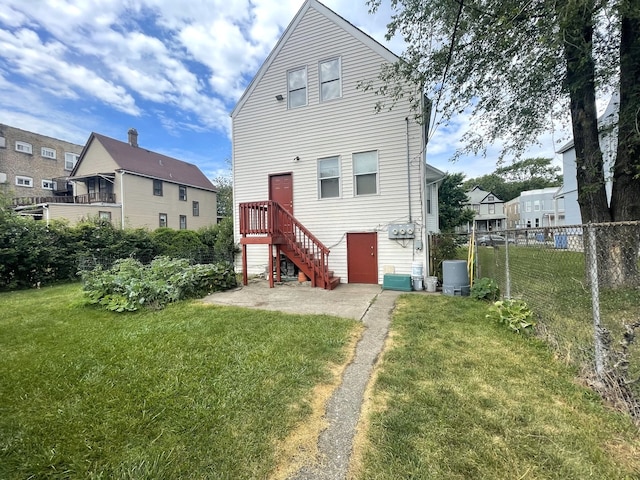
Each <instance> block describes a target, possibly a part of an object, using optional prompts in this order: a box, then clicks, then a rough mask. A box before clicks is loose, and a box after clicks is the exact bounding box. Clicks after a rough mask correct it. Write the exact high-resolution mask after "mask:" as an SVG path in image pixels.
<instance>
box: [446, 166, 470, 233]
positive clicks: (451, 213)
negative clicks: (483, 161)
mask: <svg viewBox="0 0 640 480" xmlns="http://www.w3.org/2000/svg"><path fill="white" fill-rule="evenodd" d="M463 181H464V174H463V173H448V172H447V173H446V175H445V176H444V179H443V180H442V183H441V184H440V187H439V188H438V210H439V212H440V230H442V231H443V232H453V231H454V229H455V228H456V227H457V226H459V225H463V224H465V223H467V222H472V221H473V216H474V213H473V210H471V209H469V208H467V207H466V206H465V205H466V204H467V203H468V202H469V198H468V197H467V193H466V191H465V189H464V188H463V186H462V182H463Z"/></svg>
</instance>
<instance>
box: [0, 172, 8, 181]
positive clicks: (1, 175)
mask: <svg viewBox="0 0 640 480" xmlns="http://www.w3.org/2000/svg"><path fill="white" fill-rule="evenodd" d="M0 183H7V174H6V173H0Z"/></svg>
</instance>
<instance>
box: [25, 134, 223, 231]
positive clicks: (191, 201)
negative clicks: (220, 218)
mask: <svg viewBox="0 0 640 480" xmlns="http://www.w3.org/2000/svg"><path fill="white" fill-rule="evenodd" d="M128 138H129V142H128V143H126V142H121V141H119V140H115V139H113V138H109V137H106V136H104V135H100V134H98V133H92V134H91V135H90V137H89V139H88V140H87V144H86V145H85V147H84V149H83V150H82V153H81V154H80V158H79V160H78V162H77V164H76V166H75V168H74V169H73V171H72V172H71V175H70V177H69V180H70V181H71V182H72V183H73V195H70V196H68V197H49V198H35V199H32V201H31V202H30V203H29V202H24V204H22V205H18V206H17V210H18V211H21V212H23V213H25V212H27V213H29V214H31V215H34V216H36V217H39V218H42V219H45V220H47V221H49V220H53V219H67V220H68V221H70V222H71V223H75V222H78V221H80V220H81V219H86V218H90V217H99V218H102V219H105V220H109V221H110V222H112V223H113V224H114V225H118V226H121V227H130V228H147V229H150V230H153V229H156V228H158V227H170V228H174V229H191V230H195V229H198V228H200V227H204V226H209V225H214V224H215V223H216V218H217V209H216V189H215V188H214V186H213V185H212V183H211V181H209V179H207V177H206V176H205V175H204V174H203V173H202V172H201V171H200V169H199V168H198V167H197V166H196V165H193V164H191V163H187V162H183V161H181V160H176V159H175V158H171V157H167V156H165V155H161V154H159V153H155V152H151V151H149V150H146V149H144V148H141V147H140V146H139V145H138V132H137V131H136V130H135V129H130V130H129V134H128Z"/></svg>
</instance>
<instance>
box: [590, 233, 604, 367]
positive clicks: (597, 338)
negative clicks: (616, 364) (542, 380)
mask: <svg viewBox="0 0 640 480" xmlns="http://www.w3.org/2000/svg"><path fill="white" fill-rule="evenodd" d="M587 252H588V256H587V259H588V261H587V269H588V272H589V283H590V284H591V313H592V316H593V339H594V346H595V366H596V374H597V375H598V378H599V379H602V378H603V377H604V369H605V347H604V343H603V341H602V333H603V332H602V327H601V325H600V286H599V285H598V248H597V242H596V227H595V226H594V225H593V224H592V223H589V224H588V225H587Z"/></svg>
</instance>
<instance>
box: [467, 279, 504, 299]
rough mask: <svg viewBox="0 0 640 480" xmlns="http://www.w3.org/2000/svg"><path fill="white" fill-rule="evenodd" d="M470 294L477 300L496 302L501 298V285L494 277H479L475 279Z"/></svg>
mask: <svg viewBox="0 0 640 480" xmlns="http://www.w3.org/2000/svg"><path fill="white" fill-rule="evenodd" d="M470 296H471V298H475V299H476V300H489V301H490V302H495V301H496V300H498V299H499V298H500V287H498V284H497V282H496V281H495V280H494V279H493V278H486V277H484V278H479V279H478V280H475V281H474V283H473V286H472V287H471V292H470Z"/></svg>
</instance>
